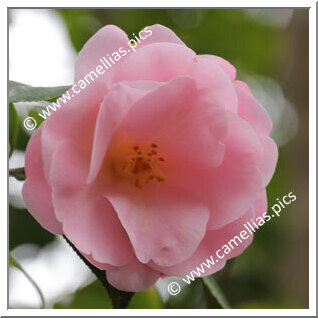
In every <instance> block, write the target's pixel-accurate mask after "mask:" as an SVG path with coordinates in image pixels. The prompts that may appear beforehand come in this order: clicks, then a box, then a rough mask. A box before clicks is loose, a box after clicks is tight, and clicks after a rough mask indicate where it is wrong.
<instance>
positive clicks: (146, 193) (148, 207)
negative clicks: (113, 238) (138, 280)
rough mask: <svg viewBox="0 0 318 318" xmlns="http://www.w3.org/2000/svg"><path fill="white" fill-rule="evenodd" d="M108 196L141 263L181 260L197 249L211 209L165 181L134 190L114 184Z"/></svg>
mask: <svg viewBox="0 0 318 318" xmlns="http://www.w3.org/2000/svg"><path fill="white" fill-rule="evenodd" d="M153 187H155V189H154V188H153ZM129 190H130V193H129V192H128V191H129ZM106 196H107V198H108V199H109V201H110V202H111V203H112V205H113V206H114V208H115V210H116V212H117V214H118V217H119V219H120V221H121V223H122V225H123V226H124V228H125V230H126V231H127V234H128V236H129V238H130V241H131V243H132V245H133V247H134V250H135V253H136V256H137V258H138V259H139V260H140V261H141V262H142V263H147V262H148V261H149V260H150V259H152V260H153V261H154V262H155V263H157V264H160V265H166V266H167V265H173V264H176V263H179V262H181V261H183V260H185V259H187V258H188V257H189V256H190V255H191V254H193V253H194V251H195V250H196V248H197V246H198V245H199V243H200V241H201V240H202V238H203V236H204V234H205V226H206V223H207V220H208V217H209V212H208V209H207V208H206V207H205V206H204V205H202V204H200V203H198V202H196V201H194V200H193V199H192V198H191V197H190V196H185V195H184V194H183V193H181V192H178V191H176V190H175V189H171V188H168V187H167V186H165V184H164V182H162V183H160V184H153V185H150V184H149V185H148V186H147V187H145V188H143V189H139V188H136V189H135V190H134V188H132V187H129V188H128V187H127V188H123V189H117V190H116V191H115V190H114V188H112V189H111V190H109V191H108V192H107V193H106Z"/></svg>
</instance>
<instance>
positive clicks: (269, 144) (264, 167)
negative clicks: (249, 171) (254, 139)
mask: <svg viewBox="0 0 318 318" xmlns="http://www.w3.org/2000/svg"><path fill="white" fill-rule="evenodd" d="M260 140H261V143H262V146H263V154H264V155H263V162H262V164H261V166H260V169H261V171H262V174H263V177H264V185H265V186H266V185H267V184H268V183H269V182H270V180H271V179H272V177H273V174H274V171H275V168H276V164H277V160H278V149H277V145H276V143H275V142H274V141H273V139H271V138H270V137H267V136H261V137H260Z"/></svg>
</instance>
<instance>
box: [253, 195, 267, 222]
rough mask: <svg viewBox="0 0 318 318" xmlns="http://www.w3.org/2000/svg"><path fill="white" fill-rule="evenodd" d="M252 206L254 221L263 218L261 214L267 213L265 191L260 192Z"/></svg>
mask: <svg viewBox="0 0 318 318" xmlns="http://www.w3.org/2000/svg"><path fill="white" fill-rule="evenodd" d="M253 205H254V209H255V216H254V220H256V219H257V217H259V216H261V217H263V214H264V213H265V212H266V211H267V194H266V190H265V189H264V190H263V191H262V192H261V194H260V195H259V197H258V198H257V199H256V201H255V202H254V204H253Z"/></svg>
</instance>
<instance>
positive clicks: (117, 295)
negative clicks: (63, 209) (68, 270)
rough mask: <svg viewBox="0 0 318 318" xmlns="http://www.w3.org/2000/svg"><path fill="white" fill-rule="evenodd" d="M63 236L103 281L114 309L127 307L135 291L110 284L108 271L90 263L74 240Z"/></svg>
mask: <svg viewBox="0 0 318 318" xmlns="http://www.w3.org/2000/svg"><path fill="white" fill-rule="evenodd" d="M63 238H64V239H65V240H66V242H67V243H68V244H69V245H70V246H71V247H72V249H73V250H74V252H75V253H76V254H77V255H78V256H79V258H80V259H81V260H82V261H83V262H84V263H85V264H86V265H87V266H88V267H89V269H90V270H91V271H92V272H93V273H94V274H95V275H96V277H97V279H98V280H99V281H100V282H101V283H102V285H103V286H104V288H105V289H106V291H107V293H108V295H109V297H110V299H111V301H112V305H113V308H114V309H124V308H127V306H128V304H129V302H130V300H131V298H132V296H133V295H134V293H132V292H124V291H121V290H118V289H117V288H115V287H113V286H112V285H110V284H109V282H108V281H107V279H106V272H105V271H104V270H101V269H99V268H97V267H95V266H94V265H93V264H92V263H90V262H89V261H88V260H87V259H86V258H85V257H84V256H83V255H82V254H81V253H80V252H79V251H78V249H77V248H76V247H75V246H74V245H73V243H72V242H70V241H69V239H68V238H67V237H66V236H65V235H63Z"/></svg>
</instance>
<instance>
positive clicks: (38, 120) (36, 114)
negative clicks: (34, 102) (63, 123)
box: [29, 107, 44, 128]
mask: <svg viewBox="0 0 318 318" xmlns="http://www.w3.org/2000/svg"><path fill="white" fill-rule="evenodd" d="M43 109H44V108H42V107H39V108H37V109H34V108H33V109H31V110H30V111H29V116H30V117H33V118H34V119H35V121H36V127H37V128H38V127H40V125H41V124H42V123H43V122H44V118H43V117H41V116H39V113H40V112H41V110H43Z"/></svg>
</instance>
